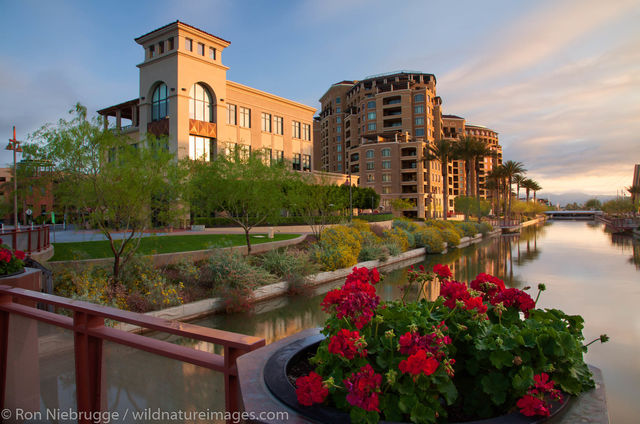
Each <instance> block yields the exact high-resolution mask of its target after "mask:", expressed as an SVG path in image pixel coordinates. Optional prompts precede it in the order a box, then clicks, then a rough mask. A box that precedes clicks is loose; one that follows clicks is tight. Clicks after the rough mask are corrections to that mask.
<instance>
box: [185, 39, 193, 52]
mask: <svg viewBox="0 0 640 424" xmlns="http://www.w3.org/2000/svg"><path fill="white" fill-rule="evenodd" d="M184 48H185V50H187V51H190V52H192V51H193V40H192V39H191V38H185V39H184Z"/></svg>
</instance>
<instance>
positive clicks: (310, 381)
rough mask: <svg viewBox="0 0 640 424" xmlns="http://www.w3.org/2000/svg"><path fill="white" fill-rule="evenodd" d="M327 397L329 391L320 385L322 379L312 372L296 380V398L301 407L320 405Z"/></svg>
mask: <svg viewBox="0 0 640 424" xmlns="http://www.w3.org/2000/svg"><path fill="white" fill-rule="evenodd" d="M328 395H329V390H328V389H327V388H326V387H325V386H324V384H323V383H322V377H320V375H318V374H316V373H315V372H313V371H311V372H310V373H309V375H308V376H306V377H300V378H298V379H297V380H296V396H297V397H298V402H300V404H301V405H305V406H311V405H313V404H314V403H322V402H324V400H325V399H326V398H327V396H328Z"/></svg>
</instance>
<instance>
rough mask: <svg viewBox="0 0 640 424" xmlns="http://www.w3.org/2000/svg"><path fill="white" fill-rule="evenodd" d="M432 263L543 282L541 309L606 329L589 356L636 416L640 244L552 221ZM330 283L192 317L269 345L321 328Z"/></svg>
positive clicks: (613, 409) (625, 412)
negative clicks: (251, 307) (247, 308)
mask: <svg viewBox="0 0 640 424" xmlns="http://www.w3.org/2000/svg"><path fill="white" fill-rule="evenodd" d="M436 263H444V264H448V265H449V266H450V267H451V269H452V270H453V272H454V276H455V278H456V279H457V280H459V281H470V280H471V279H473V278H474V277H475V276H476V275H477V274H478V273H480V272H486V273H490V274H493V275H496V276H498V277H500V278H502V279H503V280H504V281H505V284H506V285H507V286H510V287H517V288H523V287H525V286H531V287H534V289H532V291H533V296H534V297H535V287H537V284H538V283H545V284H546V286H547V291H545V292H544V293H542V295H541V297H540V301H539V306H540V307H553V308H559V309H562V310H564V311H565V312H566V313H569V314H580V315H582V316H583V317H584V319H585V330H584V334H585V337H586V339H587V340H591V339H594V338H596V337H598V336H599V335H600V334H604V333H606V334H608V335H609V336H610V337H611V340H610V342H608V343H606V344H604V345H600V344H594V345H592V346H591V348H590V349H589V352H588V353H587V354H586V360H587V362H589V363H591V364H594V365H596V366H597V367H599V368H601V369H602V371H603V373H604V379H605V385H606V390H607V401H608V406H609V414H610V417H611V422H612V423H631V422H638V421H637V417H638V416H640V402H638V399H640V356H639V352H640V307H639V304H640V243H638V242H635V243H634V242H633V240H632V239H631V238H630V237H625V236H612V235H611V234H608V233H606V232H604V228H603V227H602V226H601V225H600V224H596V223H592V222H584V221H581V222H580V221H556V222H548V223H547V224H545V225H539V226H535V227H527V228H524V229H523V231H522V233H521V234H520V235H515V236H502V237H496V238H493V239H491V240H488V241H484V242H482V243H479V244H477V245H473V246H470V247H467V248H464V249H459V250H453V251H451V252H449V253H447V254H444V255H430V256H428V257H427V258H426V259H425V260H423V261H422V262H420V261H418V262H417V264H422V265H424V266H425V267H429V268H430V267H432V266H433V265H434V264H436ZM406 272H407V269H406V268H404V269H398V270H395V271H391V272H389V273H388V274H387V275H386V276H385V279H384V281H383V283H382V284H381V285H380V286H378V294H379V295H380V296H381V297H382V298H384V299H392V298H397V297H398V296H399V294H400V286H401V285H402V284H403V282H404V281H405V277H406ZM339 284H340V283H338V284H336V285H339ZM331 288H333V287H332V286H324V287H322V288H321V289H319V291H316V292H315V293H311V294H307V295H306V296H297V297H294V298H283V299H274V300H272V301H269V302H265V303H263V304H260V305H258V306H257V307H256V309H255V311H253V312H252V313H250V314H235V315H227V316H223V315H214V316H210V317H207V318H204V319H201V320H198V321H196V322H194V323H195V324H198V325H203V326H207V327H214V328H220V329H225V330H229V331H235V332H239V333H244V334H251V335H255V336H259V337H264V338H265V339H266V340H267V343H270V342H273V341H275V340H278V339H280V338H282V337H286V336H288V335H291V334H294V333H296V332H298V331H300V330H303V329H305V328H311V327H317V326H321V325H322V324H323V322H324V319H325V314H324V313H323V312H322V311H321V310H320V306H319V305H320V301H321V300H322V297H323V293H324V292H326V291H328V290H329V289H331Z"/></svg>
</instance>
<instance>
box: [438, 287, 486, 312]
mask: <svg viewBox="0 0 640 424" xmlns="http://www.w3.org/2000/svg"><path fill="white" fill-rule="evenodd" d="M440 295H441V296H443V297H444V298H445V299H446V300H445V302H444V305H445V306H447V307H449V308H450V309H453V308H455V307H456V303H457V301H461V302H463V303H464V307H465V309H466V310H468V311H470V310H472V309H475V310H476V311H477V312H478V314H484V313H485V312H487V305H485V304H484V303H483V302H482V297H480V296H477V297H471V293H469V290H468V289H467V286H466V284H464V283H459V282H457V281H443V282H442V285H441V286H440Z"/></svg>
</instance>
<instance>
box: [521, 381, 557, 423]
mask: <svg viewBox="0 0 640 424" xmlns="http://www.w3.org/2000/svg"><path fill="white" fill-rule="evenodd" d="M533 381H534V385H533V387H531V388H529V390H528V391H527V394H526V395H524V396H523V397H522V398H520V399H519V400H518V403H516V406H517V407H518V408H520V412H521V413H522V414H523V415H526V416H527V417H533V416H535V415H541V416H545V417H548V416H549V414H550V412H549V404H548V403H547V401H546V400H545V396H547V395H548V396H550V397H551V398H553V399H555V400H560V399H562V394H561V393H560V390H558V389H555V388H554V386H555V383H554V381H553V380H549V376H548V375H547V374H546V373H544V372H543V373H541V374H537V375H534V376H533Z"/></svg>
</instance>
